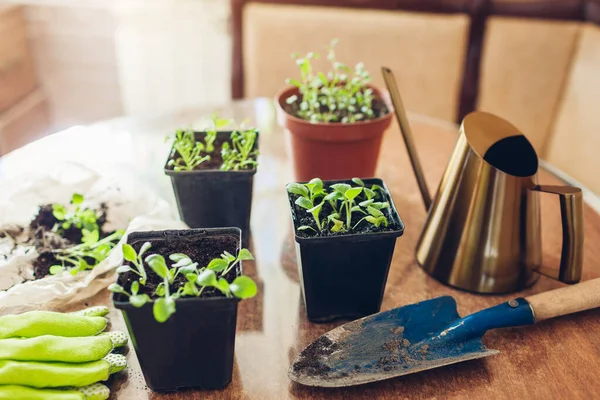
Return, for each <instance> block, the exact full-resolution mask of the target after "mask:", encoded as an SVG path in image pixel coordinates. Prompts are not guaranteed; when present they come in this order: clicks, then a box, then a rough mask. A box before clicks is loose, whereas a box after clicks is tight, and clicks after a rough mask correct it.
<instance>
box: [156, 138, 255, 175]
mask: <svg viewBox="0 0 600 400" xmlns="http://www.w3.org/2000/svg"><path fill="white" fill-rule="evenodd" d="M231 132H233V130H229V131H217V136H218V135H224V134H231ZM197 133H206V130H201V131H196V130H194V134H197ZM173 146H174V144H172V145H171V150H169V154H168V155H167V160H166V161H165V165H164V167H163V171H164V173H165V175H168V176H176V175H180V176H183V175H198V174H220V175H234V176H235V175H254V174H256V171H257V169H258V165H257V166H256V167H255V168H252V169H244V170H238V171H222V170H220V169H215V168H212V169H193V170H191V171H174V170H173V169H171V168H167V167H168V165H167V164H168V163H169V160H170V159H171V155H172V154H173ZM254 147H255V149H256V150H260V132H259V131H258V130H256V142H255V144H254ZM259 155H260V153H259ZM257 161H258V157H257Z"/></svg>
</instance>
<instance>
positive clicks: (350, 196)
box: [344, 188, 362, 201]
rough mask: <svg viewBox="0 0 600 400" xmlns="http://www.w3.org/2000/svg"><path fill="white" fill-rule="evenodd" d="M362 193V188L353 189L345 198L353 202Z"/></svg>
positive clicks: (346, 193) (348, 191)
mask: <svg viewBox="0 0 600 400" xmlns="http://www.w3.org/2000/svg"><path fill="white" fill-rule="evenodd" d="M361 192H362V188H351V189H348V190H346V192H344V197H346V198H347V199H348V200H350V201H352V200H354V199H355V198H356V196H358V195H359V194H360V193H361Z"/></svg>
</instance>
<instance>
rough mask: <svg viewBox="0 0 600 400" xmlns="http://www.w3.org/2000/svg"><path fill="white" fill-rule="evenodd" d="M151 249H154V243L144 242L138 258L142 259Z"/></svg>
mask: <svg viewBox="0 0 600 400" xmlns="http://www.w3.org/2000/svg"><path fill="white" fill-rule="evenodd" d="M150 247H152V243H150V242H144V244H143V245H142V248H141V249H140V253H139V254H138V256H139V257H142V256H143V255H144V253H145V252H147V251H148V250H149V249H150Z"/></svg>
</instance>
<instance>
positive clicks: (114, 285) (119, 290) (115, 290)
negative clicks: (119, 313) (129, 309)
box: [108, 283, 129, 294]
mask: <svg viewBox="0 0 600 400" xmlns="http://www.w3.org/2000/svg"><path fill="white" fill-rule="evenodd" d="M108 290H109V291H110V292H113V293H123V294H129V293H127V292H126V291H125V289H124V288H123V286H121V285H119V284H118V283H111V284H110V285H108Z"/></svg>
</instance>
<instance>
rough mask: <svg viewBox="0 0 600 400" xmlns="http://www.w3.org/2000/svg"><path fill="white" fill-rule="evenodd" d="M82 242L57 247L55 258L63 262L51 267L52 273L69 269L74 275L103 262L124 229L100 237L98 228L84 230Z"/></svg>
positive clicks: (54, 251)
mask: <svg viewBox="0 0 600 400" xmlns="http://www.w3.org/2000/svg"><path fill="white" fill-rule="evenodd" d="M82 233H83V239H82V243H81V244H78V245H77V246H73V247H69V248H66V249H56V250H53V251H52V252H53V253H54V256H55V258H56V259H57V260H58V261H60V262H61V264H56V265H53V266H51V267H50V274H51V275H55V274H57V273H59V272H61V271H64V270H68V271H69V272H70V273H71V274H72V275H75V274H77V273H78V272H79V271H85V270H90V269H93V268H94V267H95V266H96V265H98V264H99V263H100V262H102V261H103V260H104V259H105V258H106V257H107V256H108V253H109V252H110V250H111V249H112V248H113V247H115V246H116V244H117V243H118V242H119V240H121V237H122V236H123V233H124V231H122V230H118V231H116V232H114V233H112V234H110V235H108V236H107V237H105V238H103V239H100V237H99V233H98V231H97V230H94V231H91V232H90V231H88V230H87V229H83V230H82Z"/></svg>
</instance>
